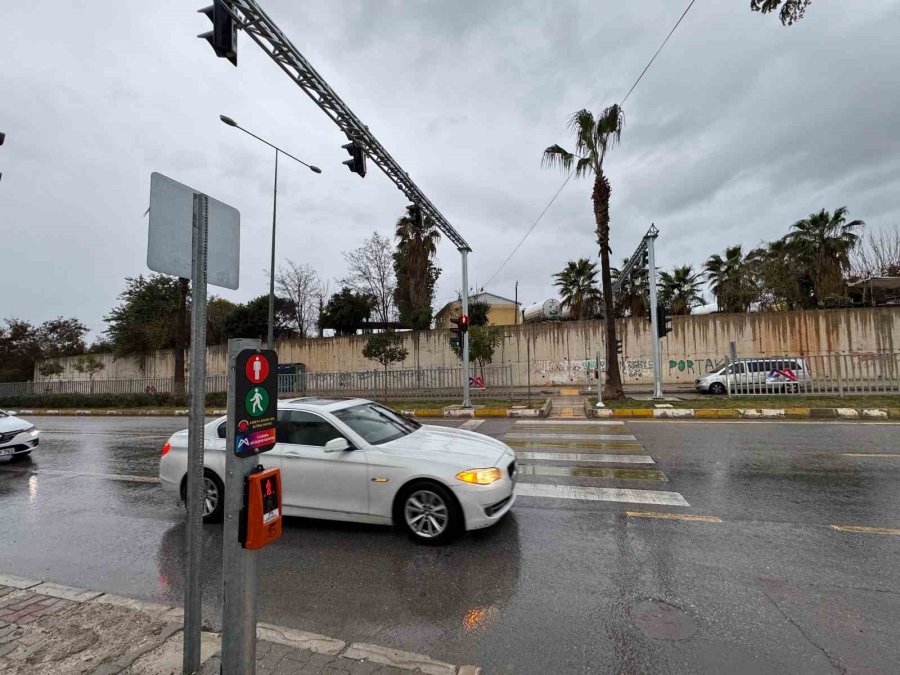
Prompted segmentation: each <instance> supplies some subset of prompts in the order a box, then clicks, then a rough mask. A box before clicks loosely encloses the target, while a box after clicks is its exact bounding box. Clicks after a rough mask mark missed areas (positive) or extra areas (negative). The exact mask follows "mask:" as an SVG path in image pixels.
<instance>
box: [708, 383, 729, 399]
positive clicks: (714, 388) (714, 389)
mask: <svg viewBox="0 0 900 675" xmlns="http://www.w3.org/2000/svg"><path fill="white" fill-rule="evenodd" d="M709 393H710V394H718V395H720V396H721V395H722V394H724V393H725V385H724V384H722V383H721V382H713V383H712V384H711V385H709Z"/></svg>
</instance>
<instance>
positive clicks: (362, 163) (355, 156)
mask: <svg viewBox="0 0 900 675" xmlns="http://www.w3.org/2000/svg"><path fill="white" fill-rule="evenodd" d="M341 147H342V148H343V149H344V150H346V151H347V152H348V153H350V159H348V160H347V161H346V162H344V164H346V165H347V168H348V169H350V170H351V171H352V172H353V173H357V174H359V176H360V178H365V177H366V153H365V152H363V149H362V146H361V145H359V144H358V143H356V142H355V141H350V142H349V143H345V144H344V145H342V146H341Z"/></svg>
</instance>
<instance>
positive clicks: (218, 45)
mask: <svg viewBox="0 0 900 675" xmlns="http://www.w3.org/2000/svg"><path fill="white" fill-rule="evenodd" d="M197 11H198V12H199V13H200V14H206V18H208V19H209V20H210V21H211V22H212V25H213V29H212V30H211V31H209V32H207V33H201V34H200V35H198V36H197V37H199V38H203V39H204V40H206V41H207V42H209V44H210V45H211V46H212V48H213V51H214V52H215V53H216V56H218V57H219V58H220V59H228V60H229V61H231V64H232V65H234V66H236V65H237V24H236V23H235V22H234V19H232V18H231V14H229V13H228V11H227V10H226V9H225V7H224V6H223V5H222V4H221V3H220V2H219V0H215V1H214V2H213V4H212V5H210V6H209V7H204V8H203V9H198V10H197Z"/></svg>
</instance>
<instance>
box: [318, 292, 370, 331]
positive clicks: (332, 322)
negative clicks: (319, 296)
mask: <svg viewBox="0 0 900 675" xmlns="http://www.w3.org/2000/svg"><path fill="white" fill-rule="evenodd" d="M376 303H377V300H376V299H375V298H374V297H373V296H371V295H364V294H362V293H356V292H354V291H353V290H352V289H351V288H349V287H347V286H345V287H344V288H342V289H341V292H340V293H335V294H334V295H332V296H331V298H330V299H329V300H328V303H327V304H326V305H325V307H324V308H323V309H322V313H321V315H320V317H319V322H320V326H321V327H322V328H332V329H334V331H335V333H337V334H338V335H355V334H356V331H357V330H359V329H360V328H362V327H363V325H364V324H365V322H366V321H368V319H369V317H370V316H371V315H372V310H373V309H374V308H375V305H376Z"/></svg>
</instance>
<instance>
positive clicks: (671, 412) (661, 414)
mask: <svg viewBox="0 0 900 675" xmlns="http://www.w3.org/2000/svg"><path fill="white" fill-rule="evenodd" d="M591 415H592V416H593V417H599V418H615V419H623V418H624V419H634V418H640V419H657V420H660V419H661V420H677V419H702V420H717V419H726V420H760V419H762V420H773V419H774V420H835V419H839V420H891V419H896V420H900V408H802V407H795V408H594V409H593V411H592V413H591Z"/></svg>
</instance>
